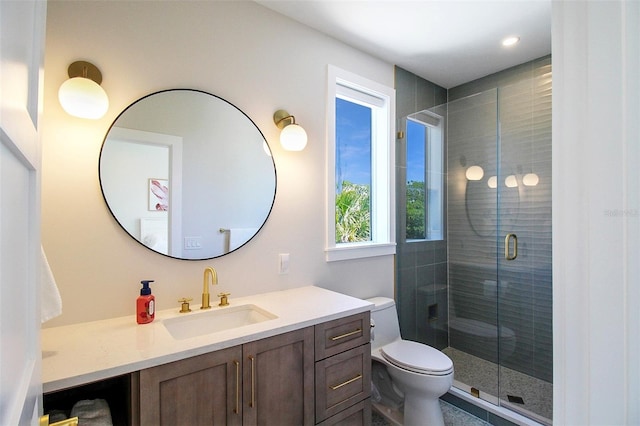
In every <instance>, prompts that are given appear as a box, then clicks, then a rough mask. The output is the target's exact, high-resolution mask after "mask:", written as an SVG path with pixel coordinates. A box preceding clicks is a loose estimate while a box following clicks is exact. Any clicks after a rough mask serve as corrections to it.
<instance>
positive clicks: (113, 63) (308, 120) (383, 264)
mask: <svg viewBox="0 0 640 426" xmlns="http://www.w3.org/2000/svg"><path fill="white" fill-rule="evenodd" d="M78 59H85V60H89V61H91V62H93V63H95V64H96V65H97V66H98V67H99V68H100V69H101V71H102V73H103V83H102V86H103V87H104V89H105V90H106V91H107V93H108V94H109V98H110V102H111V104H110V107H109V111H108V113H107V115H106V116H105V117H104V118H103V119H100V120H97V121H91V120H82V119H78V118H73V117H70V116H68V115H66V114H65V113H64V112H63V111H62V109H61V107H60V105H59V104H58V102H57V90H58V87H59V86H60V84H61V83H62V82H63V81H64V80H65V79H66V78H67V76H66V69H67V67H68V65H69V64H70V63H71V62H73V61H75V60H78ZM328 64H333V65H336V66H338V67H340V68H343V69H347V70H349V71H352V72H355V73H358V74H360V75H362V76H364V77H366V78H369V79H372V80H374V81H378V82H380V83H383V84H385V85H388V86H390V87H393V66H392V65H391V64H388V63H385V62H382V61H380V60H378V59H376V58H373V57H371V56H369V55H366V54H364V53H362V52H360V51H357V50H355V49H352V48H350V47H347V46H346V45H344V44H341V43H339V42H337V41H335V40H333V39H331V38H329V37H327V36H324V35H321V34H319V33H317V32H315V31H313V30H311V29H309V28H307V27H304V26H301V25H299V24H297V23H295V22H293V21H291V20H289V19H287V18H284V17H282V16H280V15H277V14H275V13H274V12H272V11H270V10H268V9H265V8H263V7H261V6H259V5H257V4H255V3H253V2H218V1H203V2H199V1H187V2H185V1H180V2H177V1H176V2H114V1H79V2H76V1H55V0H54V1H49V5H48V16H47V44H46V58H45V93H44V122H43V133H42V134H43V175H42V178H43V182H42V208H43V209H42V225H43V226H42V241H43V245H44V248H45V250H46V252H47V256H48V258H49V262H50V264H51V267H52V270H53V273H54V275H55V278H56V280H57V282H58V285H59V287H60V291H61V295H62V299H63V304H64V308H63V314H62V316H61V317H59V318H57V319H54V320H52V321H50V322H48V323H47V324H46V326H56V325H62V324H69V323H77V322H82V321H89V320H95V319H101V318H109V317H115V316H122V315H132V318H133V315H134V302H135V298H136V297H137V296H138V294H139V291H138V290H139V288H140V285H139V281H140V280H143V279H154V280H155V281H156V282H155V283H154V284H153V285H152V288H153V292H154V294H155V295H156V300H157V304H158V309H166V308H171V307H174V306H175V307H178V302H177V300H178V299H179V298H181V297H193V298H194V299H195V300H198V299H199V295H200V293H201V290H202V274H203V270H204V268H205V267H207V266H214V267H215V268H216V269H217V271H218V277H219V282H220V284H219V286H218V288H217V289H214V290H213V291H214V292H217V291H223V290H224V291H229V292H231V293H232V296H231V300H233V297H238V296H242V295H247V294H255V293H261V292H266V291H274V290H280V289H287V288H291V287H296V286H302V285H309V284H315V285H319V286H322V287H326V288H330V289H334V290H337V291H341V292H344V293H347V294H351V295H355V296H359V297H368V296H373V295H374V294H385V295H388V296H391V295H392V294H393V277H394V273H393V257H392V256H386V257H377V258H370V259H366V260H358V261H344V262H334V263H326V262H325V260H324V247H325V242H324V235H325V231H324V229H325V227H324V220H325V213H324V211H325V206H324V201H323V200H324V198H325V197H324V191H325V168H324V166H325V110H326V105H325V97H326V95H325V92H326V73H327V65H328ZM168 88H194V89H200V90H204V91H207V92H210V93H214V94H216V95H218V96H221V97H222V98H225V99H226V100H228V101H229V102H231V103H233V104H235V105H236V106H237V107H239V108H240V109H241V110H243V111H244V112H245V113H246V114H247V115H248V116H249V117H251V118H252V119H253V120H254V122H255V123H256V124H257V126H258V127H259V128H260V129H261V131H262V132H263V133H264V135H265V136H266V138H267V140H268V141H269V143H270V145H271V146H272V149H273V150H274V161H275V163H276V168H277V176H278V187H277V195H276V201H275V205H274V207H273V210H272V213H271V216H270V218H269V219H268V221H267V223H266V225H265V226H264V228H263V229H262V231H261V232H260V233H259V234H258V235H257V236H256V238H254V239H253V240H251V241H250V242H249V244H247V245H246V246H245V247H243V248H242V249H240V250H239V251H237V252H235V253H231V254H230V255H227V256H224V257H221V258H218V259H213V260H210V261H180V260H174V259H170V258H167V257H164V256H161V255H158V254H156V253H152V252H151V251H148V250H146V249H145V248H143V247H142V246H141V245H139V244H138V243H136V242H134V241H133V240H132V239H131V238H130V237H129V236H128V235H127V234H126V233H125V232H124V231H123V230H122V229H121V228H120V227H119V225H118V224H117V223H116V221H115V220H114V219H113V218H112V217H111V215H110V214H109V211H108V209H107V208H106V206H105V204H104V201H103V199H102V195H101V192H100V186H99V182H98V177H97V171H98V156H99V152H100V147H101V143H102V139H103V137H104V135H105V133H106V131H107V130H108V128H109V125H110V124H111V122H112V121H113V120H114V119H115V117H116V116H117V115H118V114H119V113H120V112H121V111H122V110H123V109H124V108H125V107H126V106H128V105H129V104H130V103H131V102H133V101H135V100H136V99H138V98H140V97H142V96H144V95H147V94H149V93H151V92H154V91H157V90H161V89H168ZM280 108H285V109H287V110H288V111H289V112H291V113H293V114H295V116H296V120H297V121H298V122H299V123H300V124H302V125H303V126H304V127H305V129H306V130H307V132H308V134H309V144H308V146H307V148H306V149H305V151H303V152H301V153H290V152H284V151H282V150H281V149H280V148H279V146H278V144H277V138H278V134H279V133H278V129H277V128H276V127H275V125H274V124H273V121H272V115H273V112H274V111H275V110H277V109H280ZM278 253H290V254H291V272H290V273H289V274H288V275H278V271H277V258H278Z"/></svg>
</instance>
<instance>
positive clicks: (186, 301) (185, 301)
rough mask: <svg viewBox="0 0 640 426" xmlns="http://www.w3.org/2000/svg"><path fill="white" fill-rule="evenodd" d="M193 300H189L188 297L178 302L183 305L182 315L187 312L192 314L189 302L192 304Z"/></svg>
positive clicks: (181, 308)
mask: <svg viewBox="0 0 640 426" xmlns="http://www.w3.org/2000/svg"><path fill="white" fill-rule="evenodd" d="M192 300H193V299H187V298H186V297H183V298H182V299H179V300H178V302H180V303H181V304H182V305H181V307H180V313H181V314H184V313H187V312H191V308H189V302H191V301H192Z"/></svg>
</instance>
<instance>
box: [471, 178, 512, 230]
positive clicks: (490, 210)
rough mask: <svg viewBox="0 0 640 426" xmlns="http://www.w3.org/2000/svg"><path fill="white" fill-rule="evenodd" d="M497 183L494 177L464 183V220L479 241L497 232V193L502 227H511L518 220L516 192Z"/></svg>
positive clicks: (507, 186)
mask: <svg viewBox="0 0 640 426" xmlns="http://www.w3.org/2000/svg"><path fill="white" fill-rule="evenodd" d="M509 177H511V175H510V176H509ZM514 179H515V176H514ZM499 181H500V180H498V179H496V176H491V177H489V178H488V179H484V180H467V185H466V188H465V197H464V201H465V210H466V212H467V219H468V220H469V225H471V229H473V231H474V232H475V233H476V235H478V236H480V237H490V236H492V235H496V234H497V232H498V204H497V203H498V192H497V191H499V192H500V194H499V198H500V218H501V226H511V225H513V224H514V223H516V221H517V219H518V213H519V211H520V191H519V188H518V186H509V185H506V184H505V185H502V186H501V187H498V185H497V182H499ZM503 181H504V178H503Z"/></svg>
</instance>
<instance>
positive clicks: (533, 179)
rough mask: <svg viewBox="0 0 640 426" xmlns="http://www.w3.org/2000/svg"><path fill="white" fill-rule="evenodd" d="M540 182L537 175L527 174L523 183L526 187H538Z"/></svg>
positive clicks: (523, 178)
mask: <svg viewBox="0 0 640 426" xmlns="http://www.w3.org/2000/svg"><path fill="white" fill-rule="evenodd" d="M538 182H540V178H539V177H538V175H537V174H535V173H527V174H526V175H524V176H523V177H522V183H523V184H524V185H525V186H536V185H537V184H538Z"/></svg>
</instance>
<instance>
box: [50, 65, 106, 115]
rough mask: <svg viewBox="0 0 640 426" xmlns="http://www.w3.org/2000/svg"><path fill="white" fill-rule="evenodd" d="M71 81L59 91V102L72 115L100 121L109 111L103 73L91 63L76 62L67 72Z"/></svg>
mask: <svg viewBox="0 0 640 426" xmlns="http://www.w3.org/2000/svg"><path fill="white" fill-rule="evenodd" d="M67 72H68V74H69V80H67V81H65V82H64V83H62V85H61V86H60V89H59V90H58V100H59V101H60V105H62V108H63V109H64V110H65V111H66V112H67V113H68V114H70V115H73V116H74V117H80V118H89V119H94V120H95V119H98V118H101V117H102V116H104V114H105V113H106V112H107V110H108V109H109V97H108V96H107V93H106V92H105V91H104V89H103V88H102V87H101V86H100V83H102V73H101V72H100V70H99V69H98V67H96V66H95V65H93V64H92V63H90V62H85V61H76V62H74V63H72V64H71V65H69V69H68V70H67Z"/></svg>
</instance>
